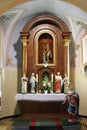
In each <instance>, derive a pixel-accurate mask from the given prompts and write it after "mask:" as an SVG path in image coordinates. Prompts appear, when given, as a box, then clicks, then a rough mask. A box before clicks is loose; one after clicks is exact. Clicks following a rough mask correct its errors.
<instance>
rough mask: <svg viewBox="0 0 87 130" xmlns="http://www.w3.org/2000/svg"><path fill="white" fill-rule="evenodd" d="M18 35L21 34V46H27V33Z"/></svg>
mask: <svg viewBox="0 0 87 130" xmlns="http://www.w3.org/2000/svg"><path fill="white" fill-rule="evenodd" d="M20 34H21V36H22V40H21V41H22V44H23V46H26V45H27V43H28V41H29V40H28V38H29V33H27V32H20Z"/></svg>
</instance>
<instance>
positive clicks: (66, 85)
mask: <svg viewBox="0 0 87 130" xmlns="http://www.w3.org/2000/svg"><path fill="white" fill-rule="evenodd" d="M63 85H64V93H68V91H69V78H68V77H67V75H66V74H65V77H64V79H63Z"/></svg>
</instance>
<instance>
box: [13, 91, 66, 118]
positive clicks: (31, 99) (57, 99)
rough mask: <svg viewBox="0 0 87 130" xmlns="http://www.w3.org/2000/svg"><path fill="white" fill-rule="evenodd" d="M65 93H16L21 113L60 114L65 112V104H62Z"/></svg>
mask: <svg viewBox="0 0 87 130" xmlns="http://www.w3.org/2000/svg"><path fill="white" fill-rule="evenodd" d="M65 96H66V94H64V93H59V94H55V93H52V94H31V93H27V94H20V93H19V94H16V96H15V99H16V100H17V101H18V104H19V108H20V112H21V114H22V115H25V114H26V115H31V114H32V115H44V116H47V115H56V116H57V115H60V114H67V105H66V104H64V105H62V102H63V101H64V100H65Z"/></svg>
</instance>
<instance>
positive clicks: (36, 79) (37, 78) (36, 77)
mask: <svg viewBox="0 0 87 130" xmlns="http://www.w3.org/2000/svg"><path fill="white" fill-rule="evenodd" d="M36 80H37V82H38V74H36Z"/></svg>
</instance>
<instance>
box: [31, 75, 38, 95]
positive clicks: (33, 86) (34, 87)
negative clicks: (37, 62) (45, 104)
mask: <svg viewBox="0 0 87 130" xmlns="http://www.w3.org/2000/svg"><path fill="white" fill-rule="evenodd" d="M36 82H37V78H36V77H35V74H34V73H32V74H31V77H30V84H31V93H35V89H36Z"/></svg>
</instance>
